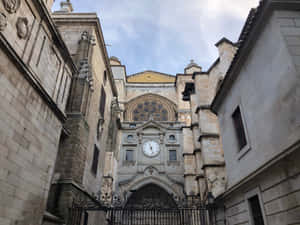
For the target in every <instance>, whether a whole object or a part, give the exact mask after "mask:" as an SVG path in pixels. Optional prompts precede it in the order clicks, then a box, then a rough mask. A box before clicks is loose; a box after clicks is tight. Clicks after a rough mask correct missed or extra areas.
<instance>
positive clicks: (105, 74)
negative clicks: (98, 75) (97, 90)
mask: <svg viewBox="0 0 300 225" xmlns="http://www.w3.org/2000/svg"><path fill="white" fill-rule="evenodd" d="M106 81H107V72H106V70H104V74H103V84H104V85H106Z"/></svg>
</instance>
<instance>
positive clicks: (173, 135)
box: [168, 134, 177, 142]
mask: <svg viewBox="0 0 300 225" xmlns="http://www.w3.org/2000/svg"><path fill="white" fill-rule="evenodd" d="M171 137H174V139H172V138H171ZM168 141H169V142H176V141H177V138H176V135H175V134H170V135H169V137H168Z"/></svg>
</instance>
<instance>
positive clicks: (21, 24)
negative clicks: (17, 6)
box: [16, 17, 29, 39]
mask: <svg viewBox="0 0 300 225" xmlns="http://www.w3.org/2000/svg"><path fill="white" fill-rule="evenodd" d="M16 27H17V33H18V37H19V38H21V39H26V38H27V37H28V34H29V27H28V19H27V18H25V17H19V18H18V20H17V24H16Z"/></svg>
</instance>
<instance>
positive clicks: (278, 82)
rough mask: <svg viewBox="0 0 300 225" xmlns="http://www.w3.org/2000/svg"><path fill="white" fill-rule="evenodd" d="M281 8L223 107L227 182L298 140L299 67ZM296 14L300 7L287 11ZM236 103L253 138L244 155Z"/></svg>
mask: <svg viewBox="0 0 300 225" xmlns="http://www.w3.org/2000/svg"><path fill="white" fill-rule="evenodd" d="M278 13H279V12H275V13H272V15H271V17H270V19H269V20H268V21H266V24H265V26H264V30H263V31H262V33H261V34H260V35H259V36H258V37H257V41H256V44H255V46H254V47H253V49H252V50H251V52H250V54H249V56H248V57H247V59H246V61H245V63H244V64H243V65H242V67H241V70H240V72H239V73H240V74H239V76H238V78H237V79H236V80H235V82H234V84H233V86H232V88H231V89H230V91H229V93H228V96H227V97H226V99H225V100H224V101H223V104H222V106H221V108H220V112H219V120H220V126H221V130H222V132H221V134H222V142H223V146H224V152H225V160H226V165H227V171H228V187H229V188H230V187H232V186H233V185H235V184H236V183H237V182H239V181H240V180H241V179H243V178H245V177H247V176H248V175H249V174H251V173H252V172H254V171H255V170H257V169H258V168H259V167H261V166H262V165H264V164H266V163H267V162H268V161H270V160H271V159H273V158H274V157H276V156H278V155H279V154H280V153H283V152H284V151H286V150H287V149H288V148H289V147H290V146H291V145H293V144H294V143H295V142H296V141H298V140H299V136H300V126H299V115H300V107H299V106H300V104H299V99H300V96H299V90H300V89H299V87H300V86H299V85H300V79H299V72H298V71H297V70H296V67H295V64H294V62H293V60H292V56H291V54H290V52H289V50H288V48H287V44H286V39H285V38H286V37H285V36H284V35H283V33H282V32H283V30H286V29H283V25H282V24H281V23H280V22H279V19H280V17H279V15H278ZM295 15H297V16H299V12H290V13H287V14H285V17H288V16H292V17H294V16H295ZM298 29H299V28H297V27H296V26H295V25H294V26H293V27H289V30H290V32H291V31H294V32H295V31H297V30H298ZM295 35H296V36H297V35H298V37H299V34H297V33H296V34H295ZM294 59H297V58H294ZM266 65H268V66H266ZM238 105H239V106H240V107H241V110H242V115H243V118H244V125H245V129H246V132H247V137H248V143H249V148H248V150H249V151H246V152H244V153H245V154H243V155H241V154H240V153H239V149H238V144H237V140H236V138H235V133H234V132H235V131H234V127H233V122H232V117H231V116H232V113H233V112H234V110H235V108H236V107H237V106H238Z"/></svg>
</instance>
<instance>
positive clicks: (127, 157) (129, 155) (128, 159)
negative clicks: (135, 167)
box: [125, 150, 133, 162]
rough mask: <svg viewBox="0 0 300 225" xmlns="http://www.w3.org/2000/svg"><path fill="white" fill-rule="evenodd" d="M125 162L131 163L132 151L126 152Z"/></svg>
mask: <svg viewBox="0 0 300 225" xmlns="http://www.w3.org/2000/svg"><path fill="white" fill-rule="evenodd" d="M125 160H126V161H129V162H132V161H133V150H126V156H125Z"/></svg>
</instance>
